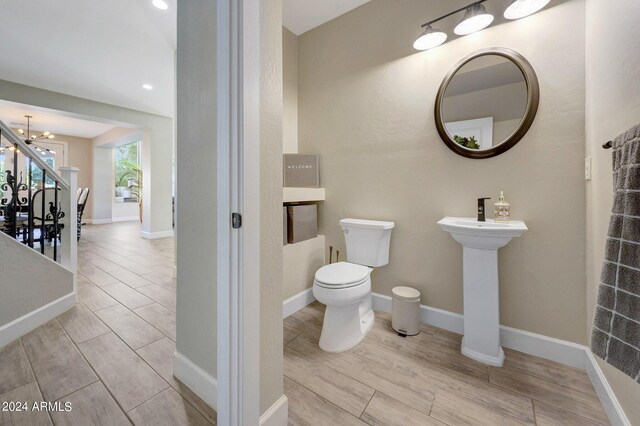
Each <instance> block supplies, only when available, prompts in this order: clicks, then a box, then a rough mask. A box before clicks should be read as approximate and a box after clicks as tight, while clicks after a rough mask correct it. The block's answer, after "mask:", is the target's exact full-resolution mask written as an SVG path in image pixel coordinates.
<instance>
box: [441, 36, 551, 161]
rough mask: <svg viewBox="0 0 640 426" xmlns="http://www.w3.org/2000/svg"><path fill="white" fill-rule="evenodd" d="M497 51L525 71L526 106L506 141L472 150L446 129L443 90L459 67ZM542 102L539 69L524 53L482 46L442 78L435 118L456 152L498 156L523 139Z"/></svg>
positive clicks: (487, 156)
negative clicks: (482, 148)
mask: <svg viewBox="0 0 640 426" xmlns="http://www.w3.org/2000/svg"><path fill="white" fill-rule="evenodd" d="M491 55H498V56H502V57H504V58H506V59H508V60H510V61H511V62H512V63H514V64H515V65H516V66H517V67H518V68H519V69H520V71H521V72H522V75H523V76H524V79H525V82H526V83H527V108H526V109H525V112H524V116H523V117H522V120H521V121H520V125H518V128H517V129H516V130H515V131H514V132H513V133H512V134H511V136H509V137H508V138H507V139H506V140H505V141H504V142H502V143H501V144H499V145H496V146H494V147H493V148H490V149H485V150H483V151H473V150H469V149H466V148H464V147H462V146H460V145H459V144H457V143H456V142H455V141H454V140H453V139H452V138H451V136H449V134H448V133H447V129H446V128H445V126H444V122H443V120H442V102H443V101H444V94H445V92H446V90H447V87H449V83H451V80H452V79H453V77H454V76H455V75H456V73H457V72H458V71H460V69H461V68H462V67H463V66H465V65H466V64H468V63H469V62H471V61H473V60H474V59H476V58H479V57H481V56H491ZM539 102H540V86H539V84H538V77H537V76H536V73H535V71H534V69H533V67H532V66H531V64H530V63H529V61H527V60H526V59H525V58H524V56H522V55H521V54H519V53H518V52H515V51H513V50H511V49H507V48H504V47H491V48H487V49H481V50H478V51H476V52H473V53H472V54H470V55H468V56H466V57H464V58H462V60H460V62H458V63H457V64H456V65H455V66H454V67H453V68H452V69H451V71H449V73H448V74H447V76H446V77H445V78H444V80H443V81H442V84H441V85H440V89H439V90H438V95H437V96H436V107H435V120H436V128H437V129H438V133H439V134H440V137H441V138H442V140H443V141H444V143H445V144H446V145H447V146H448V147H449V149H451V150H452V151H453V152H455V153H456V154H459V155H462V156H463V157H467V158H477V159H480V158H490V157H495V156H496V155H500V154H502V153H503V152H505V151H507V150H509V149H511V147H513V146H514V145H515V144H517V143H518V142H519V141H520V139H522V138H523V137H524V135H525V134H526V133H527V131H528V130H529V128H530V127H531V124H532V123H533V120H534V119H535V118H536V113H537V112H538V103H539Z"/></svg>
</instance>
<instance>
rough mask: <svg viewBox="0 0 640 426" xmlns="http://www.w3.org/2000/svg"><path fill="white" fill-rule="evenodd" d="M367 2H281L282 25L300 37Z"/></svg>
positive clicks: (296, 0) (285, 0) (363, 0)
mask: <svg viewBox="0 0 640 426" xmlns="http://www.w3.org/2000/svg"><path fill="white" fill-rule="evenodd" d="M369 1H370V0H283V2H282V24H283V25H284V26H285V27H286V28H287V29H288V30H289V31H291V32H292V33H294V34H295V35H301V34H303V33H306V32H307V31H309V30H312V29H314V28H315V27H319V26H320V25H322V24H324V23H326V22H329V21H331V20H332V19H335V18H337V17H338V16H340V15H343V14H345V13H347V12H349V11H350V10H353V9H355V8H356V7H358V6H362V5H363V4H365V3H368V2H369Z"/></svg>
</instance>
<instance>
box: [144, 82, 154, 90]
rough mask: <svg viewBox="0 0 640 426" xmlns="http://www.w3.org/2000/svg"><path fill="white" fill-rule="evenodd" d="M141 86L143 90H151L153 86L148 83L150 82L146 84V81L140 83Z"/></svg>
mask: <svg viewBox="0 0 640 426" xmlns="http://www.w3.org/2000/svg"><path fill="white" fill-rule="evenodd" d="M142 88H143V89H144V90H153V86H152V85H150V84H147V83H145V84H143V85H142Z"/></svg>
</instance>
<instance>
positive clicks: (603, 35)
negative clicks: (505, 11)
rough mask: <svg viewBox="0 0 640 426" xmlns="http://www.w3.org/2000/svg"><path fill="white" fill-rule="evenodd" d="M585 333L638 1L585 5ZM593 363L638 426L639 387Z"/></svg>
mask: <svg viewBox="0 0 640 426" xmlns="http://www.w3.org/2000/svg"><path fill="white" fill-rule="evenodd" d="M586 4H587V7H586V11H587V13H586V22H587V25H586V32H587V44H586V46H587V49H586V51H587V55H586V69H587V71H586V77H587V78H586V83H587V84H586V88H587V92H586V103H587V107H586V136H587V137H586V145H587V155H588V156H591V158H592V180H591V181H590V182H588V183H587V321H586V323H587V332H588V333H590V332H591V327H592V325H593V314H594V311H595V304H596V297H597V291H598V285H599V281H600V279H599V278H600V268H601V267H602V261H603V258H604V245H605V241H606V235H607V228H608V224H609V216H610V212H611V207H612V205H613V191H612V185H613V183H612V178H611V176H612V170H611V151H606V150H604V149H602V146H601V145H602V144H603V143H604V142H606V141H608V140H611V139H613V138H615V137H616V136H617V135H619V134H620V133H622V132H624V131H625V130H627V129H628V128H630V127H631V126H633V125H636V124H638V123H640V55H639V52H640V26H639V25H638V17H640V2H638V1H637V0H620V1H616V2H615V4H612V2H604V1H601V0H587V2H586ZM596 359H598V361H600V362H599V364H600V367H601V368H602V370H603V372H604V373H605V375H606V377H607V380H608V381H609V384H610V385H611V387H612V388H613V390H614V392H615V394H616V396H617V397H618V400H619V401H620V403H621V404H622V407H623V409H624V411H625V413H626V414H627V417H628V418H629V421H630V422H631V424H632V425H637V424H640V404H639V402H640V385H638V384H637V383H636V382H634V381H633V380H632V379H631V378H630V377H628V376H626V375H625V374H623V373H621V372H620V371H618V370H616V369H615V368H613V367H611V366H609V365H608V364H605V363H604V362H602V361H601V360H600V359H599V358H596Z"/></svg>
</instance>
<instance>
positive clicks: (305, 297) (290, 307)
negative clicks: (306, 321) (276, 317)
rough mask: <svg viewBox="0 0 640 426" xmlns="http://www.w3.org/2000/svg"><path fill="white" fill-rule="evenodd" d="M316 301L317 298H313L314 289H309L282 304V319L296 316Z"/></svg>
mask: <svg viewBox="0 0 640 426" xmlns="http://www.w3.org/2000/svg"><path fill="white" fill-rule="evenodd" d="M315 300H316V298H315V297H314V296H313V288H308V289H306V290H304V291H301V292H300V293H298V294H296V295H293V296H291V297H290V298H288V299H287V300H285V301H284V302H282V318H286V317H288V316H290V315H293V314H295V313H296V312H298V311H299V310H300V309H302V308H304V307H305V306H307V305H308V304H310V303H313V302H314V301H315Z"/></svg>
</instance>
